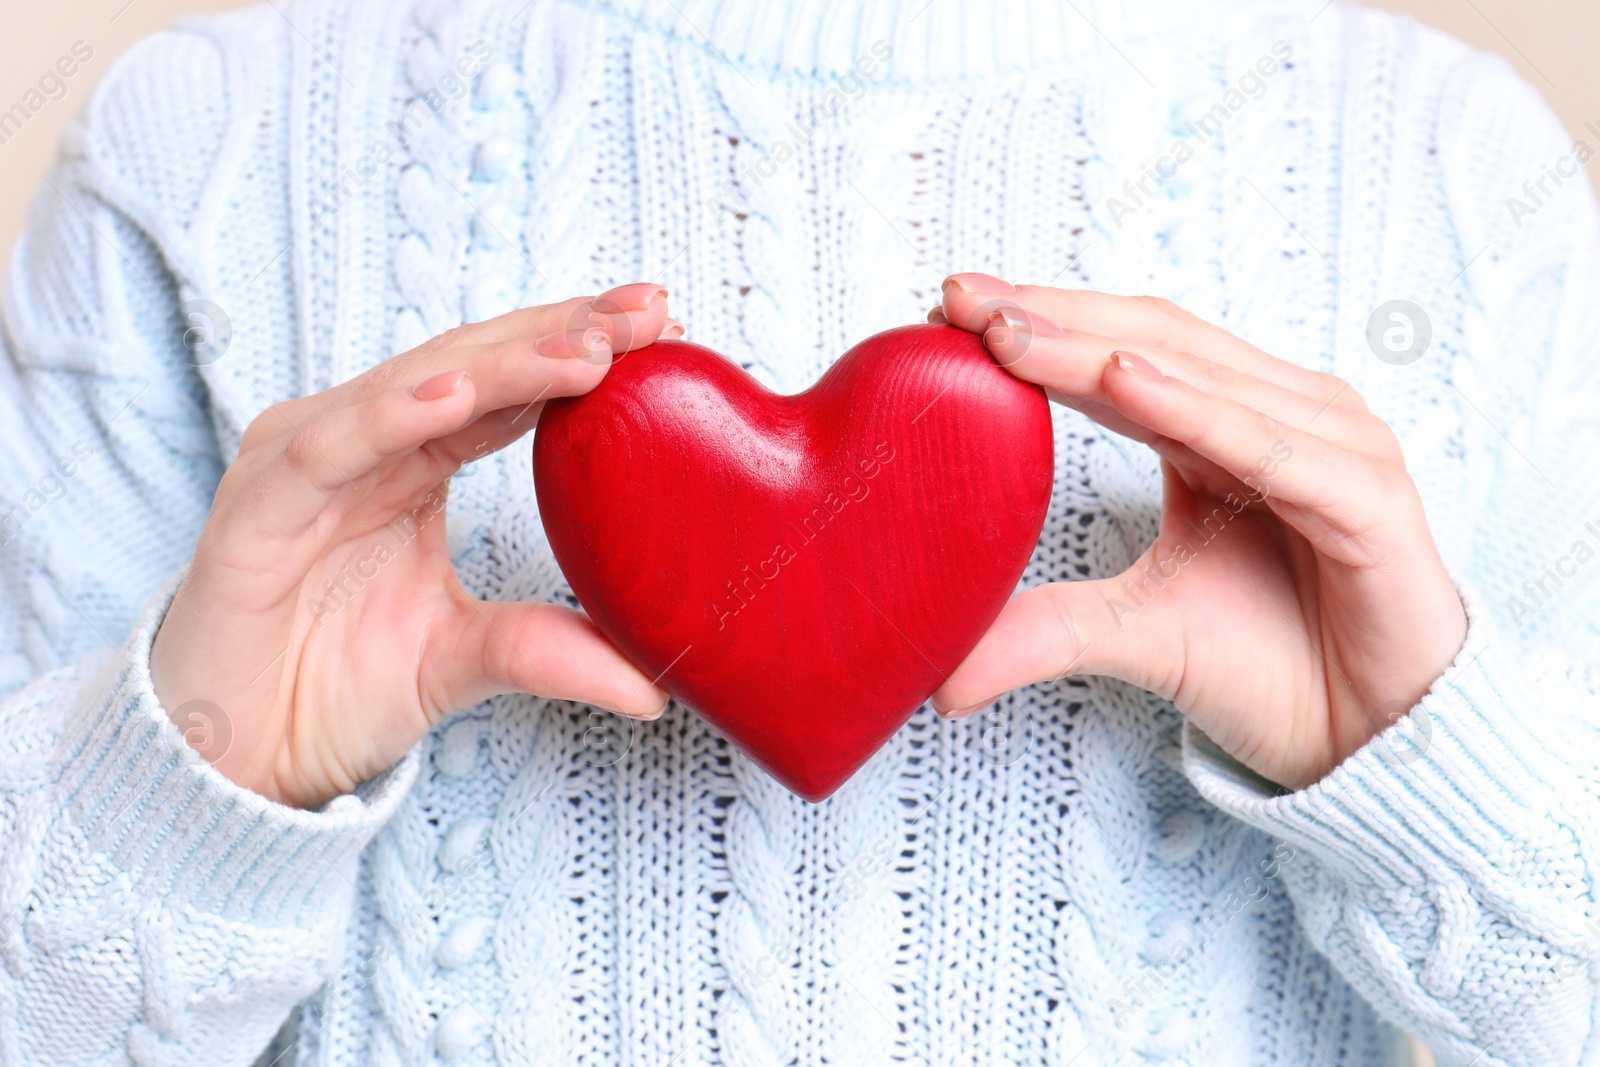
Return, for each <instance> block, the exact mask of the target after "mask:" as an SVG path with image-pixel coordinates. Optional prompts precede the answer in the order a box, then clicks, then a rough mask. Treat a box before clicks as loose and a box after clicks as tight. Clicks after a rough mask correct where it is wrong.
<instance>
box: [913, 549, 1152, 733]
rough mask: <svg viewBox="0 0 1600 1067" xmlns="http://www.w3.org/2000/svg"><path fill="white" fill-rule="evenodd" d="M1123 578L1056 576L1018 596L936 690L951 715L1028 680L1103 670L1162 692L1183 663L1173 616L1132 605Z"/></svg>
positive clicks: (937, 705) (941, 707)
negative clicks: (1066, 578)
mask: <svg viewBox="0 0 1600 1067" xmlns="http://www.w3.org/2000/svg"><path fill="white" fill-rule="evenodd" d="M1122 585H1123V580H1122V579H1120V578H1118V579H1100V580H1098V581H1085V582H1057V583H1054V584H1051V585H1042V586H1036V587H1034V588H1032V589H1028V590H1025V591H1024V592H1022V593H1019V594H1017V595H1016V596H1014V597H1012V598H1011V600H1010V602H1009V603H1007V604H1006V606H1005V608H1004V609H1002V611H1001V612H1000V617H999V618H998V619H996V620H995V623H994V625H993V626H991V627H990V628H989V631H988V632H987V633H986V634H984V635H983V638H982V639H981V640H980V641H979V642H978V645H977V647H976V648H974V649H973V650H972V652H971V653H970V654H969V655H968V656H967V658H966V659H965V660H963V661H962V662H961V665H960V666H958V667H957V668H956V669H955V670H954V671H953V672H951V674H950V677H949V678H947V679H946V680H945V683H944V684H943V685H942V686H940V687H939V689H938V691H937V692H935V693H934V694H933V706H934V709H935V710H936V711H938V713H939V714H940V715H941V716H943V717H945V718H951V719H955V718H964V717H966V716H967V715H970V714H972V713H973V712H976V711H978V710H980V709H982V708H984V707H986V706H988V705H989V704H990V703H992V702H993V701H994V700H995V699H996V698H997V697H999V696H1000V695H1002V694H1004V693H1008V692H1010V691H1011V690H1013V689H1016V688H1018V687H1020V686H1024V685H1033V684H1034V683H1037V682H1048V681H1059V680H1060V679H1062V678H1064V677H1066V676H1068V675H1085V674H1103V675H1109V676H1111V677H1115V678H1122V679H1124V680H1126V681H1130V682H1134V683H1136V684H1139V685H1142V686H1145V687H1146V688H1150V689H1154V690H1155V691H1157V692H1160V691H1163V687H1167V688H1171V687H1172V685H1173V683H1172V679H1171V678H1170V677H1167V675H1166V672H1168V671H1170V670H1171V669H1172V668H1173V666H1174V665H1176V664H1177V663H1178V662H1179V659H1178V650H1179V648H1180V647H1181V644H1180V642H1177V641H1176V640H1175V639H1174V632H1173V628H1172V626H1171V623H1170V615H1169V614H1168V613H1167V612H1165V611H1162V610H1158V608H1157V606H1156V605H1155V603H1154V602H1153V601H1152V602H1151V603H1150V604H1149V605H1148V606H1146V607H1145V608H1144V609H1142V610H1134V609H1133V608H1132V607H1130V606H1129V605H1130V602H1131V598H1130V597H1129V595H1128V594H1127V593H1126V591H1125V590H1124V589H1123V588H1122Z"/></svg>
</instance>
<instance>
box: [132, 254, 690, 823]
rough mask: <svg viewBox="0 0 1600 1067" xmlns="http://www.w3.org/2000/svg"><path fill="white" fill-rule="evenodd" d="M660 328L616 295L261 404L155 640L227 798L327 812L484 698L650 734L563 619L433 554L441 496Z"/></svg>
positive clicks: (658, 700) (441, 523)
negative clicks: (624, 718)
mask: <svg viewBox="0 0 1600 1067" xmlns="http://www.w3.org/2000/svg"><path fill="white" fill-rule="evenodd" d="M681 332H682V327H681V326H678V324H677V323H675V322H673V321H672V320H670V319H668V318H667V296H666V290H664V289H662V288H661V287H659V286H657V285H653V284H649V283H640V284H636V285H625V286H622V287H620V288H618V289H613V290H611V291H610V292H608V293H606V294H604V295H602V296H600V297H596V298H593V299H592V300H587V299H580V300H570V301H567V302H565V303H562V304H552V305H548V306H545V307H535V308H527V309H525V310H522V311H517V312H513V313H511V314H509V315H504V316H502V317H500V318H498V319H494V320H491V321H489V322H484V323H480V324H477V325H472V326H464V327H461V328H459V329H456V330H452V331H450V332H449V333H447V334H445V335H444V336H442V337H438V338H435V339H434V340H432V341H430V342H428V343H427V344H425V345H423V346H422V347H420V348H418V349H415V350H414V351H411V352H408V353H406V354H404V355H401V356H396V357H395V358H393V359H390V360H387V361H386V362H384V363H381V364H379V365H378V366H376V367H374V368H373V369H372V370H370V371H368V372H366V373H365V374H362V375H360V376H359V377H357V378H355V379H353V380H351V381H349V382H346V383H344V384H343V385H339V386H336V387H334V388H332V389H329V390H327V391H326V392H323V393H318V394H316V395H314V396H308V397H304V398H302V399H298V400H290V401H285V402H284V403H281V404H276V405H273V406H272V407H270V408H268V409H267V410H266V411H264V412H262V414H261V415H260V416H259V417H257V418H256V420H255V421H254V422H252V423H251V424H250V426H249V428H248V429H247V430H246V431H245V434H244V438H243V440H242V442H241V445H240V449H239V457H238V459H237V460H236V461H235V462H234V464H233V466H231V467H229V468H228V470H227V472H226V473H225V474H224V475H223V477H222V481H221V484H220V485H219V486H218V487H217V493H216V498H215V500H214V501H213V503H212V507H211V514H210V517H209V518H208V519H207V521H206V526H205V529H204V530H203V531H202V532H201V535H200V540H199V544H198V545H197V547H196V549H195V554H194V561H193V564H192V565H191V566H190V568H189V573H188V575H187V576H186V577H185V579H184V581H183V583H182V585H181V586H180V587H179V589H178V593H177V597H176V598H175V599H174V601H173V603H172V607H171V609H170V610H169V611H168V613H167V616H166V618H165V620H164V622H163V623H162V626H161V630H160V632H159V633H158V634H157V635H156V640H155V646H154V649H153V650H152V653H151V662H150V668H151V675H152V678H153V680H154V683H155V690H156V694H157V695H158V696H159V697H160V699H161V702H162V705H163V707H165V708H166V709H167V710H168V712H169V714H171V715H172V716H173V718H174V721H175V722H176V723H177V724H178V726H179V728H180V729H185V728H186V727H191V726H192V727H194V728H193V729H185V736H186V738H188V740H189V742H190V744H191V745H193V746H194V747H195V748H196V749H198V750H199V751H200V752H201V754H202V755H204V756H206V758H207V759H209V760H211V762H212V763H213V764H214V765H215V767H216V769H217V770H218V771H219V772H221V773H222V774H223V775H225V776H226V777H228V778H229V779H231V780H232V781H234V782H236V783H238V784H239V785H241V786H244V787H245V788H247V789H251V790H254V791H255V792H257V793H260V794H261V795H263V796H265V797H268V798H270V799H272V800H276V801H279V802H281V803H284V804H290V805H294V806H297V807H316V806H318V805H320V804H322V803H324V802H326V801H328V800H330V799H332V798H333V797H336V796H339V795H341V794H344V793H347V792H349V791H350V790H352V789H353V788H355V787H356V786H357V785H358V784H360V783H361V782H363V781H366V780H368V779H370V778H372V777H373V776H375V775H377V774H378V773H380V772H381V771H383V770H384V769H385V768H387V767H389V766H390V765H391V764H393V763H394V762H395V761H396V760H398V759H399V758H400V757H401V756H403V755H404V754H405V753H406V752H407V751H408V750H409V749H410V748H411V747H412V746H413V745H415V744H416V743H417V741H418V740H419V739H420V738H421V737H422V736H423V735H424V734H425V733H426V732H427V731H428V729H429V728H431V727H432V726H433V725H434V724H435V723H437V722H438V721H439V720H440V719H442V718H444V717H445V716H446V715H449V714H451V713H452V712H455V711H458V710H460V709H462V708H466V707H470V706H471V705H473V704H476V703H478V702H479V701H482V700H485V699H487V698H488V697H491V696H494V695H496V694H499V693H507V692H528V693H535V694H538V695H540V696H547V697H556V698H560V699H565V700H578V701H582V702H584V703H588V704H594V705H597V706H599V707H603V708H606V709H608V710H610V711H614V712H617V713H619V714H622V715H628V716H632V717H635V718H644V719H649V718H655V717H656V716H658V715H660V714H661V712H662V711H663V710H664V709H665V707H666V699H667V698H666V694H665V693H663V692H662V691H661V690H660V689H658V688H656V687H655V685H653V684H652V682H651V680H650V679H648V678H646V677H645V676H644V675H642V674H641V673H640V672H639V670H638V669H637V668H636V667H634V666H633V665H632V664H630V663H629V662H628V661H627V660H625V659H623V657H622V656H621V654H620V653H618V652H617V650H616V649H615V648H614V647H612V645H611V644H610V643H609V642H608V641H607V640H606V639H605V638H604V637H603V636H601V634H600V632H599V631H598V630H597V629H595V627H594V626H593V625H592V624H591V623H590V622H589V621H588V620H587V619H586V618H584V617H583V616H582V615H580V614H578V613H577V612H573V611H570V610H568V609H566V608H562V607H556V606H554V605H550V604H539V603H505V602H498V601H480V600H478V599H476V598H475V597H473V596H472V595H470V594H469V593H468V592H467V591H466V590H465V589H464V588H463V587H462V585H461V583H460V581H459V580H458V579H457V578H456V574H455V570H454V568H453V567H452V566H451V563H450V555H449V551H448V548H447V545H446V540H445V514H444V504H445V495H446V492H447V490H448V487H449V478H450V476H451V475H452V474H454V473H455V472H456V471H457V470H458V469H460V467H461V466H462V465H463V464H465V463H468V462H471V461H473V460H476V459H479V458H482V457H483V456H485V455H487V454H488V453H490V452H492V451H495V450H498V449H501V448H504V447H506V446H507V445H509V444H511V443H512V442H514V441H516V440H518V439H519V438H521V437H522V436H523V435H524V434H526V433H527V432H528V431H529V430H530V429H532V428H533V426H534V424H535V423H536V422H537V421H538V417H539V412H540V410H541V408H542V406H543V404H544V402H545V401H546V400H549V399H551V398H554V397H561V396H576V395H579V394H581V393H585V392H588V391H589V390H590V389H593V388H594V387H595V386H596V385H597V384H599V382H600V380H601V379H602V378H603V377H604V376H605V373H606V371H607V369H608V368H609V367H610V365H611V361H612V355H613V353H615V354H617V355H619V356H620V355H621V354H623V353H625V352H628V351H630V350H632V349H635V348H641V347H643V346H645V345H648V344H651V343H653V342H655V340H656V339H657V338H658V337H660V336H662V335H663V334H665V335H666V336H673V335H675V334H680V333H681Z"/></svg>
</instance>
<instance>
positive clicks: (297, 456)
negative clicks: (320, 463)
mask: <svg viewBox="0 0 1600 1067" xmlns="http://www.w3.org/2000/svg"><path fill="white" fill-rule="evenodd" d="M311 433H312V430H311V427H307V428H306V429H304V430H301V431H299V432H298V433H296V434H294V435H293V436H292V437H290V438H289V439H288V440H287V441H285V442H284V444H283V462H284V464H285V465H286V466H288V467H289V468H290V469H292V470H297V471H306V470H310V469H311V468H312V466H313V465H314V464H315V463H316V462H317V460H318V458H319V454H318V451H317V443H316V441H315V440H314V439H313V438H312V436H311Z"/></svg>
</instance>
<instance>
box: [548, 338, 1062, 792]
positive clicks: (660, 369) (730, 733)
mask: <svg viewBox="0 0 1600 1067" xmlns="http://www.w3.org/2000/svg"><path fill="white" fill-rule="evenodd" d="M1053 462H1054V461H1053V442H1052V439H1051V428H1050V411H1049V403H1048V401H1047V400H1046V399H1045V396H1044V393H1043V391H1041V390H1040V389H1039V388H1038V387H1036V386H1033V385H1029V384H1027V383H1026V382H1022V381H1020V380H1018V379H1017V378H1015V377H1013V376H1012V375H1010V374H1009V373H1007V372H1006V371H1005V370H1004V369H1002V368H1001V367H1000V366H998V365H997V364H996V363H995V362H994V360H993V358H992V357H990V355H989V354H988V352H987V351H986V350H985V349H984V347H983V344H982V342H981V341H980V340H979V339H978V338H977V337H976V336H974V335H973V334H970V333H967V332H965V331H962V330H957V329H954V328H952V327H949V326H908V327H904V328H901V329H896V330H890V331H888V332H886V333H881V334H878V335H877V336H876V337H872V338H869V339H868V340H866V341H863V342H862V343H861V344H859V345H856V346H855V347H854V348H852V349H851V350H850V351H849V352H847V353H846V354H845V355H844V357H843V358H842V359H840V360H839V362H838V363H836V364H835V365H834V366H833V367H832V368H831V369H830V370H829V371H828V373H827V374H826V375H825V376H824V377H823V378H822V380H821V381H819V382H818V383H817V384H816V385H815V386H813V387H812V388H810V389H808V390H806V391H805V392H803V393H800V394H799V395H796V396H781V395H778V394H776V393H772V392H769V391H768V390H766V389H765V388H763V387H762V386H761V385H760V384H758V383H757V382H756V381H755V380H754V379H753V378H751V377H750V376H749V375H747V374H745V373H744V371H742V370H740V369H739V368H738V367H737V366H735V365H734V364H733V363H731V362H729V361H728V360H726V359H724V358H723V357H721V356H719V355H717V354H716V353H715V352H712V351H710V350H708V349H705V348H701V347H699V346H697V345H691V344H685V343H683V342H678V341H662V342H659V343H657V344H655V345H651V346H650V347H648V348H645V349H641V350H640V351H638V352H634V353H632V354H630V355H628V356H626V357H625V358H623V359H621V360H619V361H618V362H617V363H616V364H615V365H614V366H613V367H612V368H611V371H610V373H609V374H607V375H606V378H605V380H604V381H603V382H602V383H601V384H600V386H599V388H597V389H595V390H594V391H593V392H591V393H589V394H587V395H585V396H582V397H577V398H573V399H562V400H554V401H551V402H550V403H549V404H548V405H547V406H546V407H545V410H544V413H543V415H542V416H541V418H540V420H539V428H538V432H537V434H536V437H535V441H534V450H533V467H534V480H535V485H536V487H537V491H538V498H539V511H540V514H541V515H542V516H543V519H544V526H545V531H546V533H547V534H548V535H549V538H550V547H551V548H552V549H553V550H554V552H555V558H556V561H557V562H558V563H559V564H560V565H561V569H562V571H563V573H565V575H566V577H567V581H568V582H569V583H570V584H571V586H572V591H573V593H575V594H576V595H577V598H578V601H579V603H581V604H582V605H583V607H584V609H585V610H586V611H587V612H588V613H589V616H590V618H592V619H593V620H594V622H595V623H596V625H598V626H599V627H600V629H601V630H602V631H604V632H605V634H606V636H608V637H609V638H610V639H611V640H612V641H613V642H614V643H615V644H616V646H617V647H618V648H619V649H621V650H622V652H623V654H624V655H626V656H627V657H628V658H629V659H631V660H632V661H633V662H634V663H636V664H638V666H639V667H640V668H641V669H642V670H643V671H644V673H645V674H646V675H649V676H651V677H658V678H659V682H660V684H661V685H662V687H663V688H665V689H666V690H667V691H669V692H670V693H672V695H673V696H674V697H676V698H677V699H678V700H679V701H680V702H682V703H683V704H686V705H687V706H688V707H690V708H692V709H694V710H695V711H696V712H698V713H699V714H700V715H702V716H704V717H705V718H706V719H707V720H708V721H709V722H710V723H711V724H712V725H713V726H715V727H716V728H717V729H718V730H720V731H721V732H722V733H723V734H724V735H725V736H726V737H727V738H728V740H729V741H730V742H732V743H733V744H734V745H735V746H737V747H738V748H739V749H740V750H742V751H743V752H745V753H746V754H747V755H749V756H750V758H752V759H753V760H755V761H756V762H757V763H758V764H760V765H761V766H762V767H764V768H765V769H766V770H767V771H768V772H769V773H770V774H772V776H773V777H775V778H777V779H778V780H779V781H780V782H782V783H783V784H784V785H786V786H787V787H788V788H789V789H791V790H793V791H794V792H796V793H798V794H799V795H800V796H802V797H805V798H806V799H807V800H811V801H821V800H823V799H825V798H827V797H828V796H829V795H830V794H831V793H832V792H833V791H834V790H835V789H837V788H838V787H839V786H840V785H841V784H842V783H843V782H844V781H845V780H846V779H847V778H849V777H850V775H851V774H853V773H854V772H855V771H856V770H857V769H858V768H859V767H860V766H861V765H862V764H863V763H865V762H866V761H867V759H868V758H869V757H870V756H871V755H872V754H873V753H874V752H876V751H877V750H878V748H879V747H880V746H881V745H882V744H883V743H884V742H885V741H887V740H888V739H889V737H890V736H891V735H892V734H893V733H894V732H895V731H896V730H897V729H899V728H900V727H901V726H902V725H904V723H905V721H906V720H907V719H908V718H910V716H911V713H912V712H913V711H915V710H916V708H917V707H918V705H920V704H921V703H922V702H923V701H924V700H926V699H927V698H928V696H929V694H931V693H932V692H933V691H934V690H935V689H937V688H938V687H939V684H940V683H941V682H942V681H943V680H944V678H945V677H946V676H947V675H948V674H949V672H950V671H951V670H952V669H954V668H955V666H956V665H957V664H959V663H960V662H961V660H962V659H963V658H964V657H965V656H966V655H967V653H968V652H970V651H971V650H972V648H973V646H974V645H976V644H977V642H978V639H979V638H980V637H981V636H982V635H983V633H984V631H985V630H986V629H988V627H989V625H990V624H991V623H992V622H993V621H994V619H995V617H996V616H997V615H998V614H999V612H1000V609H1001V607H1002V606H1004V604H1005V602H1006V599H1007V598H1008V597H1009V596H1010V594H1011V593H1012V591H1013V590H1014V589H1015V587H1016V584H1017V581H1018V580H1019V579H1020V578H1021V576H1022V572H1023V569H1024V568H1025V567H1026V565H1027V562H1028V559H1029V557H1030V556H1031V555H1032V553H1033V549H1034V545H1035V544H1036V543H1037V541H1038V539H1039V532H1040V530H1041V529H1042V528H1043V525H1044V518H1045V512H1046V510H1047V509H1048V507H1049V504H1050V489H1051V480H1052V469H1053Z"/></svg>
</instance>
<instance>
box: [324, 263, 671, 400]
mask: <svg viewBox="0 0 1600 1067" xmlns="http://www.w3.org/2000/svg"><path fill="white" fill-rule="evenodd" d="M666 292H667V291H666V290H665V289H663V288H661V287H660V286H659V285H653V284H650V283H639V284H634V285H624V286H619V287H618V288H616V289H612V290H609V291H608V292H606V293H602V294H601V295H600V296H597V297H595V298H594V299H593V300H585V301H567V302H565V303H563V304H555V305H551V306H549V307H545V308H530V309H526V310H525V311H521V312H512V313H511V314H509V315H503V316H501V317H500V318H499V319H491V320H490V321H488V322H486V323H482V324H479V326H477V327H472V328H467V327H463V328H462V329H461V330H459V331H453V332H452V333H451V334H446V335H445V336H444V338H443V339H436V340H435V341H433V342H430V343H429V344H427V345H424V346H422V347H421V348H418V349H415V350H413V351H411V352H409V353H406V354H405V355H403V356H398V357H396V358H394V359H391V360H388V361H387V362H385V363H383V364H380V365H379V366H377V367H374V368H373V369H372V370H370V371H368V372H367V373H366V374H365V375H362V376H361V377H359V378H356V379H355V380H354V381H352V382H350V383H349V385H348V387H347V391H348V393H349V394H351V395H353V396H354V397H362V396H364V395H368V394H370V393H372V392H375V391H381V390H383V389H385V388H388V387H391V386H393V385H414V384H416V383H417V382H419V381H422V380H424V379H426V378H429V377H432V376H433V375H434V374H436V373H438V372H440V371H442V370H449V369H455V368H461V369H464V370H466V371H467V372H468V373H470V374H471V375H472V377H473V380H474V381H475V382H476V383H477V386H478V402H479V405H478V414H479V415H482V414H485V413H486V412H489V411H494V410H497V409H499V408H503V407H512V406H515V405H519V404H528V403H533V402H534V401H536V400H540V399H544V398H545V397H554V396H575V395H577V394H579V393H583V392H587V391H588V390H589V389H592V388H594V386H595V385H597V384H599V381H600V379H601V378H602V377H604V375H605V368H607V367H608V366H609V365H610V364H611V362H612V360H613V358H614V355H615V354H616V353H620V352H626V351H630V350H632V349H635V348H639V347H642V346H644V345H647V344H653V343H654V342H655V341H656V339H657V338H658V337H659V336H660V334H661V331H662V328H663V326H664V325H665V323H666V321H667V301H666ZM558 312H559V315H558V314H557V313H558ZM443 340H448V341H449V343H447V344H446V343H441V342H442V341H443ZM341 390H346V387H341ZM341 390H334V391H332V392H333V393H334V394H335V395H333V396H332V397H331V398H330V403H332V404H337V403H340V402H348V400H349V399H350V397H348V396H340V395H337V394H338V393H340V391H341Z"/></svg>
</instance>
